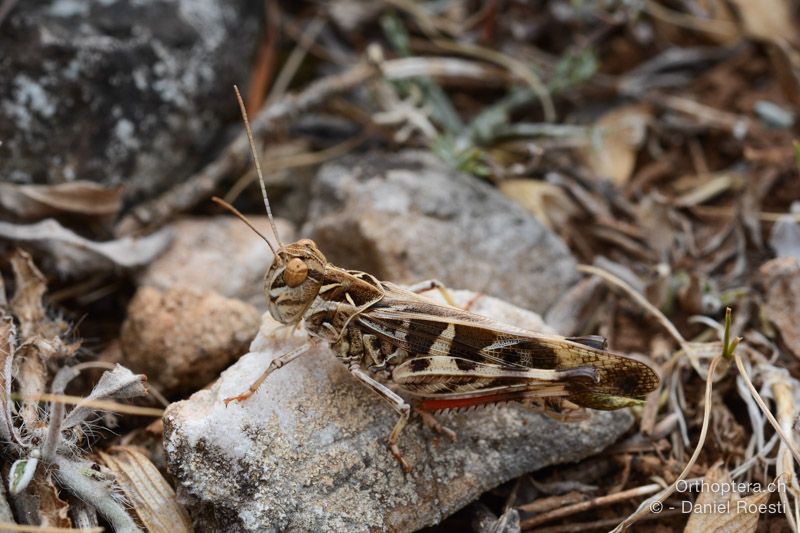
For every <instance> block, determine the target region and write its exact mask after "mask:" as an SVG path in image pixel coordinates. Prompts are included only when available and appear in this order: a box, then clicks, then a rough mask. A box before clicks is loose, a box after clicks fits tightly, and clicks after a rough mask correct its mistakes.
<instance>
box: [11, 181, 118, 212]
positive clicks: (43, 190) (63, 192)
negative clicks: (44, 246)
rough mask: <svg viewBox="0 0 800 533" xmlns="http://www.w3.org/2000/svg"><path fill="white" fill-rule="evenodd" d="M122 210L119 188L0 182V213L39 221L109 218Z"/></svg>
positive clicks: (92, 185) (78, 184) (74, 184)
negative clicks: (65, 215) (64, 216)
mask: <svg viewBox="0 0 800 533" xmlns="http://www.w3.org/2000/svg"><path fill="white" fill-rule="evenodd" d="M121 207H122V188H121V187H114V188H108V187H104V186H102V185H98V184H97V183H92V182H89V181H73V182H69V183H59V184H57V185H18V184H15V183H0V213H2V212H6V213H9V214H12V215H14V216H16V217H19V218H20V219H22V220H41V219H43V218H45V217H48V216H54V215H58V214H62V213H69V214H73V215H83V216H90V217H109V218H112V217H114V216H116V215H117V213H119V210H120V208H121Z"/></svg>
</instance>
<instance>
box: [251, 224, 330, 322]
mask: <svg viewBox="0 0 800 533" xmlns="http://www.w3.org/2000/svg"><path fill="white" fill-rule="evenodd" d="M326 264H327V260H326V259H325V256H324V255H322V252H320V251H319V249H318V248H317V245H316V244H314V241H312V240H310V239H300V240H299V241H297V242H295V243H292V244H287V245H286V246H283V247H282V248H280V249H279V250H278V254H277V255H276V256H275V259H274V260H273V261H272V266H270V268H269V270H268V271H267V274H266V276H265V277H264V296H266V298H267V304H268V306H269V313H270V314H271V315H272V317H273V318H274V319H275V320H277V321H279V322H281V323H283V324H295V323H297V322H299V321H300V320H301V319H302V318H303V313H304V312H305V311H306V309H308V308H309V306H310V305H311V303H312V302H313V301H314V298H316V297H317V294H318V293H319V290H320V288H321V287H322V280H323V279H324V277H325V265H326Z"/></svg>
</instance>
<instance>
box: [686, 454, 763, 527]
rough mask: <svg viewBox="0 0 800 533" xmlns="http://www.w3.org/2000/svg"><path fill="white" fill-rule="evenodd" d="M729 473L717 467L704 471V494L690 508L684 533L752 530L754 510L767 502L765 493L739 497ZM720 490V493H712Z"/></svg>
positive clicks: (758, 514)
mask: <svg viewBox="0 0 800 533" xmlns="http://www.w3.org/2000/svg"><path fill="white" fill-rule="evenodd" d="M732 488H735V487H734V484H733V483H732V482H731V477H730V474H729V473H728V471H727V470H725V469H723V468H722V466H721V465H720V464H717V465H715V466H713V467H711V469H710V470H709V471H708V472H706V476H705V478H704V479H703V489H704V490H703V492H702V493H700V496H699V497H698V498H697V501H696V502H695V503H694V505H693V506H692V510H693V512H692V515H691V516H690V517H689V521H688V522H687V523H686V528H685V529H684V530H683V531H684V533H746V532H748V531H755V530H756V526H758V517H759V516H760V513H759V512H758V511H754V510H753V509H754V508H757V507H758V506H759V505H762V504H765V503H766V502H767V500H768V499H769V496H770V493H769V492H768V491H762V492H757V493H754V494H751V495H750V496H747V497H745V498H740V497H739V494H738V493H737V492H735V491H733V490H730V489H732ZM714 489H719V490H714Z"/></svg>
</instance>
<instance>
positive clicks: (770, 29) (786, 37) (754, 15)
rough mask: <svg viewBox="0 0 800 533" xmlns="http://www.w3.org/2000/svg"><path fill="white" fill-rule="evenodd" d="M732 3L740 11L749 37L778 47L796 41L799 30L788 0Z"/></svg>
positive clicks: (739, 0) (742, 0)
mask: <svg viewBox="0 0 800 533" xmlns="http://www.w3.org/2000/svg"><path fill="white" fill-rule="evenodd" d="M732 3H733V4H734V5H735V6H736V8H737V9H738V10H739V16H740V18H741V20H742V24H743V26H744V31H745V33H746V34H747V35H748V36H749V37H754V38H756V39H761V40H764V41H770V42H773V43H775V44H778V45H780V44H789V43H792V42H793V41H794V40H795V38H796V36H797V28H796V27H795V24H794V19H793V18H792V7H791V5H790V3H789V2H788V1H787V0H759V1H758V2H753V1H752V0H732Z"/></svg>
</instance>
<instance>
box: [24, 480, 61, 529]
mask: <svg viewBox="0 0 800 533" xmlns="http://www.w3.org/2000/svg"><path fill="white" fill-rule="evenodd" d="M41 471H42V472H44V469H42V470H41ZM29 490H33V492H35V494H36V497H37V498H38V500H39V508H38V512H39V520H40V524H39V525H40V526H46V527H72V521H71V520H70V519H69V503H67V502H66V501H64V500H62V499H61V497H60V496H59V495H58V489H57V488H56V486H55V484H54V483H53V478H52V477H50V474H47V475H45V476H44V477H43V476H41V475H37V476H36V477H34V479H33V482H32V483H31V489H29Z"/></svg>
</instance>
